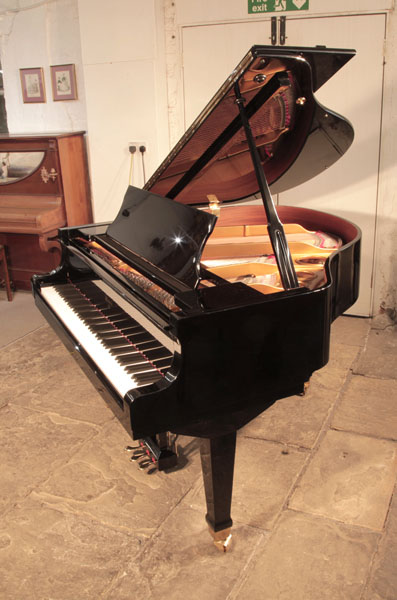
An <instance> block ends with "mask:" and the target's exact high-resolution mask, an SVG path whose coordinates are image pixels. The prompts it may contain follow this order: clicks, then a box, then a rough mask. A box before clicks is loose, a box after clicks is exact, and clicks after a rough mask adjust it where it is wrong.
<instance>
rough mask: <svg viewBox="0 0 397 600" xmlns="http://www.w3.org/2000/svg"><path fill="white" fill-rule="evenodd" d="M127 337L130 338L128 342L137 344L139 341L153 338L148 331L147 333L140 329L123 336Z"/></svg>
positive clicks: (149, 340)
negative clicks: (137, 331)
mask: <svg viewBox="0 0 397 600" xmlns="http://www.w3.org/2000/svg"><path fill="white" fill-rule="evenodd" d="M125 337H126V338H127V340H130V342H132V343H133V344H138V343H140V342H152V341H153V340H154V339H155V338H154V337H153V336H152V335H150V333H147V332H146V331H142V332H139V333H136V334H134V333H132V334H130V335H126V336H125Z"/></svg>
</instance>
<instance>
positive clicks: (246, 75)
mask: <svg viewBox="0 0 397 600" xmlns="http://www.w3.org/2000/svg"><path fill="white" fill-rule="evenodd" d="M354 55H355V51H354V50H334V49H326V48H322V47H319V48H291V47H282V48H279V47H273V46H270V47H269V46H253V47H252V48H251V50H250V51H249V52H248V53H247V54H246V56H245V57H244V58H243V60H242V61H241V62H240V64H239V65H238V66H237V67H236V69H235V70H234V71H233V73H232V74H231V75H230V76H229V77H228V79H227V80H226V82H225V83H224V84H223V85H222V87H221V88H220V90H219V91H218V92H217V93H216V94H215V96H214V98H213V99H212V100H211V102H210V103H209V104H208V105H207V107H206V108H205V109H204V110H203V111H202V113H201V114H200V115H199V117H198V118H197V119H196V120H195V121H194V123H193V124H192V125H191V127H190V128H189V129H188V130H187V132H186V133H185V134H184V136H183V137H182V138H181V140H180V141H179V142H178V144H177V145H176V146H175V148H174V149H173V150H172V151H171V152H170V154H169V155H168V157H167V158H166V159H165V160H164V161H163V163H162V164H161V165H160V167H159V168H158V169H157V171H156V172H155V173H154V174H153V176H152V177H151V178H150V180H149V181H148V182H147V184H146V185H145V187H144V189H143V190H138V189H136V188H132V187H131V186H130V187H129V188H128V190H127V193H126V195H125V198H124V201H123V204H122V206H121V209H120V211H119V213H118V215H117V217H116V219H115V221H114V222H113V223H112V224H111V225H110V226H109V227H108V230H107V235H108V236H110V238H113V239H114V240H115V241H116V242H117V243H119V244H122V245H123V246H124V247H126V248H128V250H131V251H132V252H134V254H136V255H138V256H139V257H141V258H142V259H144V260H145V261H147V262H148V263H150V265H151V266H154V267H155V269H156V268H158V269H160V270H161V271H163V272H164V271H165V272H167V273H168V274H169V275H171V276H172V277H173V278H175V279H176V280H177V281H178V282H182V283H183V284H185V285H186V286H188V287H189V288H194V287H196V285H197V283H198V281H199V276H200V271H199V263H200V257H201V253H202V250H203V248H204V245H205V242H206V240H207V238H208V236H209V235H210V233H211V232H212V229H213V227H214V225H215V220H216V218H215V217H214V215H211V214H208V213H206V212H202V211H196V210H193V209H192V208H190V206H194V205H196V206H200V205H207V204H208V196H209V195H215V196H216V197H217V199H218V201H219V202H231V201H236V200H241V199H243V198H249V197H251V196H253V195H254V194H256V193H257V192H258V190H259V186H258V181H257V178H256V175H255V170H254V165H253V162H252V158H251V155H250V152H249V148H248V143H247V140H246V135H245V132H244V129H243V125H242V121H241V117H240V114H239V108H238V106H237V104H236V96H235V90H234V86H235V84H236V83H237V82H238V85H239V88H240V91H241V93H242V95H243V97H244V99H245V110H246V114H247V116H248V117H249V121H250V125H251V129H252V133H253V136H254V140H255V144H256V146H257V148H258V151H259V156H260V160H261V165H262V168H263V170H264V173H265V176H266V179H267V182H268V183H269V185H270V186H271V190H272V191H273V192H276V193H277V192H280V191H283V190H286V189H289V188H291V187H294V186H296V185H299V184H300V183H303V182H304V181H306V180H308V179H310V178H311V177H314V176H315V175H317V174H318V173H320V172H322V171H323V170H324V169H326V168H327V167H329V166H330V165H332V164H333V163H334V162H335V161H336V160H337V159H338V158H340V157H341V156H342V155H343V154H344V152H346V150H347V149H348V148H349V146H350V144H351V143H352V141H353V136H354V133H353V128H352V126H351V125H350V123H349V122H348V121H346V120H345V119H344V118H343V117H341V116H339V115H336V114H335V113H333V112H331V111H330V110H327V109H325V108H324V107H322V106H321V105H320V104H318V103H317V101H316V100H315V98H314V96H313V92H315V91H316V90H317V89H318V88H319V87H320V86H321V85H323V83H325V82H326V81H327V80H328V79H329V78H330V77H331V76H332V75H333V74H334V73H336V72H337V71H338V70H339V69H340V68H341V67H342V66H343V65H344V64H345V63H346V62H347V61H348V60H350V59H351V58H352V57H353V56H354ZM174 200H176V201H177V202H174ZM183 205H185V206H183ZM186 205H190V206H186ZM149 223H150V226H149Z"/></svg>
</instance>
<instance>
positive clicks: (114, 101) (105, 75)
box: [78, 0, 168, 222]
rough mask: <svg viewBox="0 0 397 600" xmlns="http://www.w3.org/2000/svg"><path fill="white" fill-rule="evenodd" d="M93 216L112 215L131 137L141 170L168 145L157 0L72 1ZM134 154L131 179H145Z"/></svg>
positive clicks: (124, 181) (125, 178)
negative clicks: (139, 150)
mask: <svg viewBox="0 0 397 600" xmlns="http://www.w3.org/2000/svg"><path fill="white" fill-rule="evenodd" d="M78 4H79V16H80V31H81V40H82V55H83V68H84V78H85V83H86V101H87V115H88V130H89V156H90V167H91V178H92V191H93V196H94V216H95V220H96V221H98V222H101V221H106V220H109V219H113V218H114V216H115V214H116V212H117V210H118V209H119V207H120V204H121V201H122V198H123V196H124V193H125V190H126V188H127V185H128V183H129V180H130V162H131V155H130V153H129V150H128V148H129V145H130V142H135V141H137V142H144V143H145V146H146V148H147V151H146V153H145V167H146V169H145V170H146V175H147V176H149V175H150V174H151V172H152V171H153V170H154V169H155V168H156V167H157V166H158V163H159V160H160V158H161V157H162V156H164V155H165V154H166V153H167V151H168V123H167V110H166V88H165V70H164V51H163V46H164V44H163V38H162V36H163V21H162V9H161V2H156V0H145V2H141V1H140V0H132V1H131V0H113V2H111V3H105V2H98V0H78ZM141 158H142V157H141V155H138V154H136V155H134V165H133V176H132V183H133V184H134V185H137V186H139V187H141V186H142V185H143V183H144V181H143V174H142V161H141Z"/></svg>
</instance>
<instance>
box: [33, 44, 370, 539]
mask: <svg viewBox="0 0 397 600" xmlns="http://www.w3.org/2000/svg"><path fill="white" fill-rule="evenodd" d="M353 56H354V51H353V50H331V49H326V48H323V47H318V48H312V49H311V48H292V47H282V48H278V47H267V46H254V47H252V48H251V50H250V51H249V52H248V53H247V55H246V56H245V57H244V58H243V60H242V61H241V62H240V64H239V65H238V66H237V67H236V69H235V70H234V71H233V73H232V74H231V75H230V77H229V78H228V79H227V80H226V82H225V83H224V84H223V86H222V87H221V88H220V90H219V91H218V93H217V94H216V95H215V97H214V98H213V99H212V100H211V102H210V103H209V104H208V106H207V107H206V108H205V109H204V111H203V112H202V113H201V114H200V115H199V117H198V118H197V119H196V120H195V121H194V123H193V124H192V126H191V127H190V128H189V129H188V131H187V132H186V133H185V135H184V136H183V137H182V139H181V140H180V141H179V143H178V144H177V145H176V147H175V148H174V149H173V150H172V151H171V153H170V154H169V156H168V157H167V158H166V159H165V160H164V162H163V163H162V164H161V165H160V167H159V168H158V169H157V171H156V172H155V173H154V175H153V176H152V177H151V179H150V180H149V181H148V183H147V184H146V185H145V187H144V188H143V189H137V188H134V187H131V186H130V187H129V188H128V189H127V192H126V194H125V197H124V200H123V202H122V206H121V208H120V211H119V213H118V215H117V217H116V219H115V220H114V222H113V223H110V224H101V225H95V224H94V225H89V226H84V227H69V228H64V229H61V230H60V231H59V240H60V242H61V246H62V251H63V256H62V262H61V265H60V267H59V268H58V269H56V270H55V271H52V272H51V273H49V274H48V275H44V276H35V277H34V278H33V280H32V285H33V293H34V296H35V301H36V304H37V306H38V307H39V309H40V310H41V312H42V313H43V315H44V316H45V317H46V319H47V320H48V322H49V323H50V324H51V325H52V326H53V328H54V329H55V331H56V332H57V333H58V334H59V336H60V338H61V339H62V341H63V342H64V343H65V345H66V346H67V347H68V348H69V349H70V351H71V352H72V354H73V355H74V356H75V358H76V359H77V360H78V361H79V363H80V364H81V365H82V366H83V368H84V370H85V371H86V373H87V374H88V375H89V377H90V378H91V379H92V380H93V381H94V382H95V384H96V387H97V389H98V391H99V392H100V393H101V394H102V395H103V396H104V397H105V398H106V399H107V400H108V401H109V403H110V405H111V406H112V408H113V410H114V411H115V413H116V414H117V415H118V417H119V418H120V420H121V422H122V423H123V425H124V426H125V427H126V429H127V430H128V431H129V432H130V434H131V436H132V437H133V438H134V439H139V440H140V448H141V454H143V455H144V456H147V462H148V463H156V464H157V465H158V468H159V469H167V468H171V467H172V466H173V465H174V464H175V461H176V460H177V457H176V455H175V453H174V451H173V449H172V447H171V446H170V439H171V438H172V437H173V436H175V435H177V434H185V435H189V436H197V437H199V438H201V459H202V468H203V477H204V483H205V491H206V501H207V515H206V519H207V522H208V524H209V528H210V531H211V533H212V534H213V537H214V539H215V541H216V543H217V544H218V545H220V546H221V548H223V549H225V548H226V547H227V543H228V540H229V538H230V527H231V525H232V520H231V516H230V508H231V498H232V485H233V469H234V454H235V441H236V431H237V430H238V429H239V428H240V427H242V426H243V425H245V424H246V423H247V422H249V421H250V420H251V419H253V418H254V417H256V416H257V415H258V414H260V413H261V412H262V411H264V410H266V409H267V408H268V407H269V406H271V404H272V403H274V402H275V401H276V400H278V399H280V398H283V397H286V396H291V395H295V394H301V393H303V391H304V387H305V383H306V382H308V381H309V379H310V376H311V375H312V373H313V371H315V370H316V369H320V368H321V367H323V366H324V365H325V364H326V363H327V360H328V353H329V341H330V325H331V322H332V321H333V320H334V319H335V318H336V317H337V316H338V315H340V314H341V313H343V312H344V311H345V310H346V309H347V308H349V307H350V306H351V305H352V304H353V303H354V302H355V300H356V298H357V295H358V281H359V256H360V232H359V229H358V228H357V227H356V226H355V225H353V224H352V223H350V222H347V221H345V220H344V219H341V218H339V217H336V216H333V215H330V214H326V213H322V212H317V211H313V210H308V209H303V208H297V207H295V208H293V207H286V206H280V207H277V209H276V208H275V206H274V203H273V199H272V193H273V194H274V193H278V192H281V191H283V190H286V189H289V188H291V187H293V186H296V185H298V184H300V183H302V182H304V181H306V180H308V179H309V178H311V177H313V176H315V175H316V174H318V173H320V172H322V171H323V170H324V169H326V168H328V167H330V166H331V165H332V163H334V162H335V161H336V160H337V159H338V158H340V157H341V156H342V155H343V154H344V152H345V151H346V150H347V149H348V148H349V146H350V144H351V142H352V140H353V129H352V127H351V125H350V123H348V122H347V121H346V120H345V119H344V118H343V117H341V116H339V115H337V114H335V113H333V112H332V111H331V110H328V109H326V108H324V107H323V106H321V105H320V104H319V103H318V102H317V101H316V100H315V98H314V96H313V93H314V92H316V90H317V89H318V88H319V87H320V86H321V85H323V84H324V83H325V82H326V81H327V80H328V79H329V78H330V77H331V76H332V75H334V74H335V73H336V72H337V71H338V70H339V69H340V68H341V67H342V66H343V65H344V64H345V63H346V62H347V61H348V60H350V59H351V58H352V57H353ZM255 198H256V199H257V202H256V203H255V202H254V203H252V202H251V203H250V204H249V205H244V203H243V202H242V201H243V200H244V199H250V200H252V199H255ZM139 452H140V451H138V454H139Z"/></svg>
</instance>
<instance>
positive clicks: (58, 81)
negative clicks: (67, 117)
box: [50, 65, 77, 101]
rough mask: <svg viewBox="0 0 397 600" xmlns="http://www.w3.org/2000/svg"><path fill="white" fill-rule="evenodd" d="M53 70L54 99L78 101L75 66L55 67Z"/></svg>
mask: <svg viewBox="0 0 397 600" xmlns="http://www.w3.org/2000/svg"><path fill="white" fill-rule="evenodd" d="M50 69H51V84H52V97H53V99H54V100H55V101H57V100H77V85H76V70H75V66H74V65H54V66H52V67H50Z"/></svg>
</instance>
